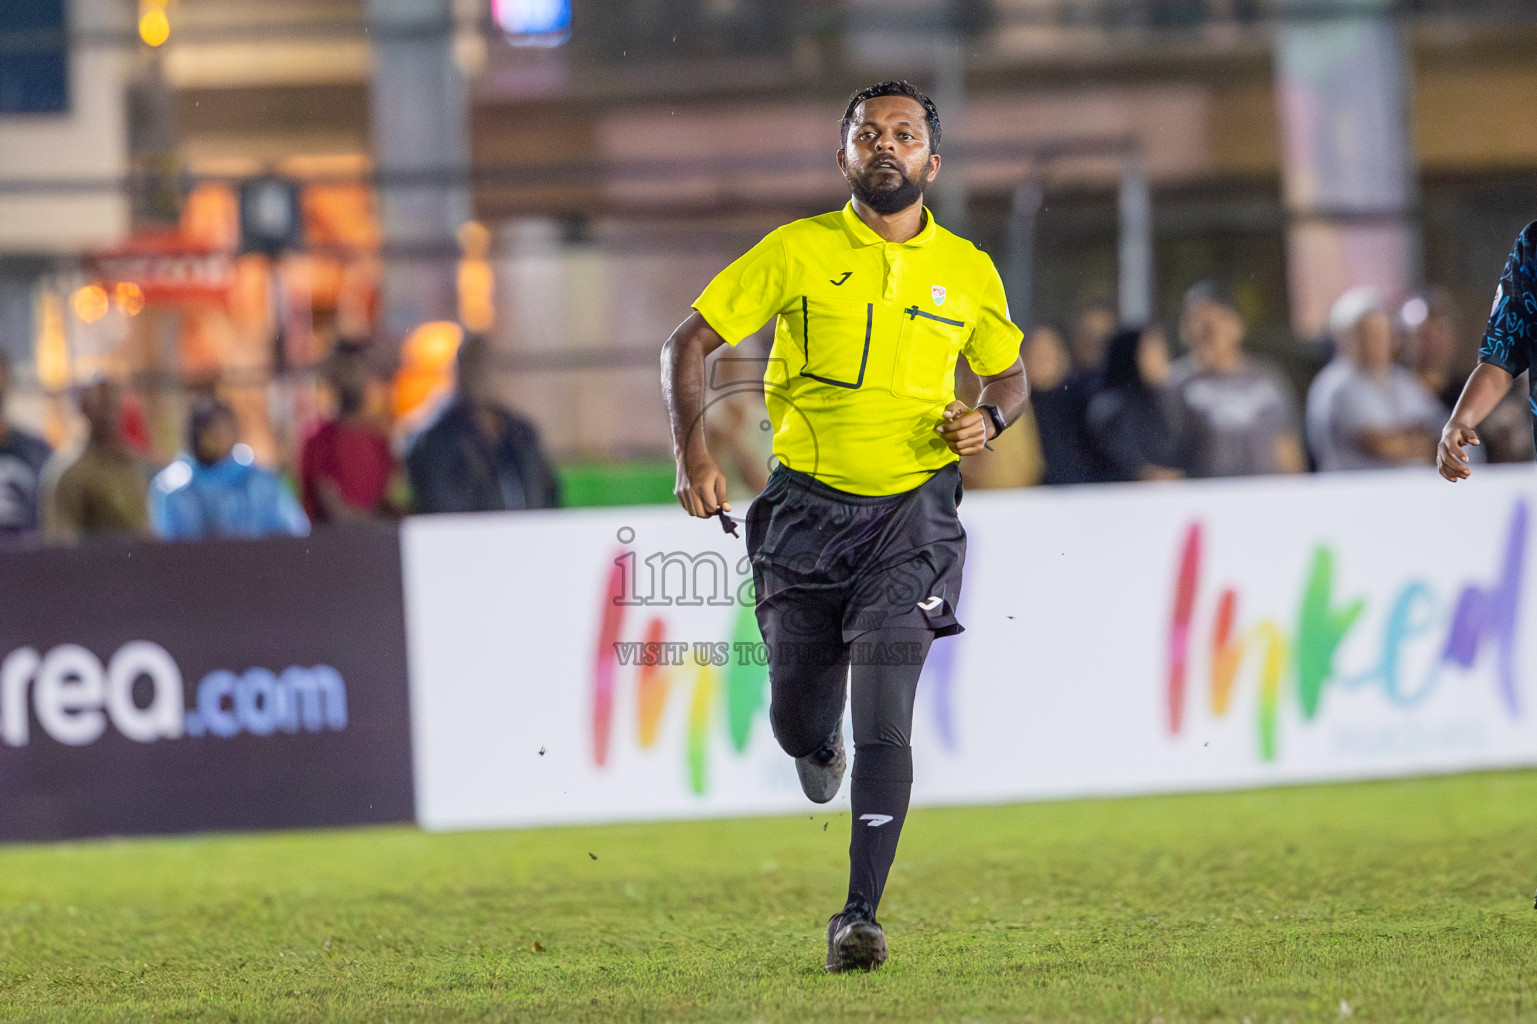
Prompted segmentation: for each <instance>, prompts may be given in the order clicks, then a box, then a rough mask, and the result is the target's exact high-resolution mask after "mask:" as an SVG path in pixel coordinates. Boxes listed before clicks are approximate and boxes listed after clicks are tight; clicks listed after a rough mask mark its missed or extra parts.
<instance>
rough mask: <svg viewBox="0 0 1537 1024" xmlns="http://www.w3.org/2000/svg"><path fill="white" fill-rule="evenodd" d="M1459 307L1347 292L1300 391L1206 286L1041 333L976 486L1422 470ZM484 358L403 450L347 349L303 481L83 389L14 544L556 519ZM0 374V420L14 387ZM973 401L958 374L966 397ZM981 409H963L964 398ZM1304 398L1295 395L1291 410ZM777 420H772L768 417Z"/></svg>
mask: <svg viewBox="0 0 1537 1024" xmlns="http://www.w3.org/2000/svg"><path fill="white" fill-rule="evenodd" d="M1453 324H1454V318H1453V316H1452V312H1451V310H1450V309H1449V308H1448V303H1447V300H1446V299H1445V298H1444V297H1443V296H1441V295H1440V294H1438V293H1436V292H1430V293H1428V294H1426V295H1422V296H1418V297H1415V298H1412V299H1410V300H1409V301H1408V302H1406V303H1404V304H1402V305H1401V306H1399V307H1397V308H1391V307H1389V306H1388V305H1387V304H1386V303H1385V302H1384V301H1383V300H1382V299H1381V297H1380V296H1378V295H1377V294H1376V293H1375V292H1374V291H1372V290H1371V289H1369V288H1354V289H1351V290H1350V291H1347V292H1346V293H1345V294H1344V295H1342V296H1340V297H1339V299H1338V301H1337V302H1336V303H1335V304H1334V307H1333V310H1332V312H1331V315H1330V320H1329V334H1330V341H1329V345H1330V348H1329V351H1328V353H1327V355H1326V356H1325V357H1324V358H1322V359H1319V360H1317V361H1316V364H1315V367H1314V368H1312V369H1313V372H1311V373H1310V374H1309V377H1310V381H1309V383H1308V385H1307V387H1306V389H1305V392H1303V391H1302V390H1301V389H1299V388H1297V387H1296V380H1297V378H1296V377H1294V376H1288V375H1287V374H1285V373H1283V372H1282V371H1281V369H1280V368H1279V367H1278V366H1277V365H1275V364H1273V363H1272V362H1270V361H1269V360H1267V359H1266V358H1264V357H1263V356H1261V355H1259V354H1256V353H1254V352H1252V351H1250V350H1249V348H1248V346H1247V344H1246V336H1247V324H1246V322H1245V317H1244V315H1243V312H1242V310H1241V307H1240V304H1239V303H1238V302H1237V301H1235V299H1234V297H1233V295H1232V294H1231V293H1230V292H1229V291H1227V290H1226V289H1225V288H1224V287H1222V286H1221V285H1220V284H1218V283H1216V282H1214V281H1202V282H1199V283H1197V284H1195V285H1193V286H1192V287H1191V288H1189V290H1188V291H1187V292H1186V293H1185V296H1184V299H1183V302H1182V304H1181V307H1180V310H1179V319H1178V341H1179V342H1181V343H1182V345H1183V349H1184V351H1183V354H1181V355H1180V356H1179V357H1178V358H1175V357H1174V354H1173V351H1172V347H1171V344H1170V340H1169V339H1168V338H1167V337H1166V336H1165V333H1164V330H1163V329H1162V328H1161V327H1160V326H1159V325H1157V324H1147V325H1126V324H1121V323H1118V322H1117V319H1116V314H1115V310H1114V307H1113V306H1111V305H1110V304H1109V303H1108V302H1097V303H1091V304H1089V305H1088V306H1086V307H1085V308H1084V309H1082V310H1081V311H1080V313H1079V315H1078V317H1077V319H1076V321H1075V323H1074V324H1073V325H1072V328H1071V330H1070V331H1068V330H1064V329H1062V328H1060V327H1057V326H1054V325H1051V324H1038V325H1035V326H1034V327H1032V328H1030V329H1029V330H1027V331H1026V332H1025V336H1024V339H1023V343H1022V345H1021V356H1022V357H1023V360H1024V364H1025V370H1026V373H1027V375H1028V377H1029V380H1030V384H1031V407H1032V413H1033V415H1031V416H1026V417H1024V418H1023V419H1022V420H1021V422H1020V423H1019V424H1018V425H1017V426H1016V428H1015V429H1013V430H1010V431H1008V432H1006V433H1004V434H1003V435H1001V436H1000V437H999V438H998V439H997V441H995V442H994V448H995V449H996V450H995V451H993V452H991V453H987V454H984V455H980V456H978V457H976V458H972V459H967V460H964V462H963V466H962V469H963V473H964V475H965V479H966V483H967V485H968V486H970V487H977V488H996V487H1023V486H1031V485H1035V484H1047V485H1054V484H1085V483H1096V482H1122V481H1137V480H1147V481H1153V480H1178V479H1184V478H1203V477H1208V478H1209V477H1241V476H1257V475H1266V474H1285V473H1304V472H1308V471H1318V472H1332V471H1337V470H1370V469H1381V468H1389V467H1395V466H1413V465H1423V466H1427V467H1428V466H1430V465H1431V464H1432V463H1433V461H1434V458H1435V448H1436V442H1437V439H1438V437H1439V434H1440V430H1441V427H1442V424H1443V423H1444V422H1445V421H1446V418H1447V416H1448V414H1449V411H1450V409H1451V406H1452V405H1453V404H1454V403H1455V402H1456V399H1457V396H1458V393H1459V391H1460V390H1461V387H1462V383H1463V380H1464V378H1465V376H1466V371H1467V370H1468V369H1470V366H1468V365H1464V363H1466V362H1467V360H1466V359H1465V358H1464V355H1465V350H1464V347H1463V346H1461V345H1460V344H1459V342H1458V339H1457V337H1456V331H1455V328H1454V326H1453ZM491 364H492V353H491V348H490V345H489V342H488V341H487V340H486V339H485V338H484V337H482V336H479V335H468V336H466V337H465V338H464V340H463V341H462V343H460V344H459V345H458V349H457V354H456V366H455V369H456V373H455V377H454V385H453V387H452V389H451V390H450V391H448V392H447V393H446V394H443V395H442V397H441V399H440V400H439V401H438V402H437V404H436V405H435V406H434V407H433V408H432V411H431V412H430V413H429V414H428V415H427V416H426V417H425V418H424V419H422V420H419V421H416V422H415V423H413V424H411V427H410V429H409V430H408V431H406V432H405V433H402V432H401V431H400V429H399V427H400V426H401V425H399V424H397V430H396V431H395V432H394V433H393V434H392V432H391V425H390V423H389V422H388V421H389V416H388V414H386V413H384V412H382V411H380V410H379V409H378V408H376V407H377V405H378V403H376V402H371V401H370V400H369V396H370V394H371V393H372V392H371V388H373V386H374V385H375V384H376V383H377V378H376V375H375V371H374V367H373V364H372V361H371V359H370V354H369V352H368V350H367V347H366V346H365V345H363V344H360V343H355V342H348V341H342V342H339V343H338V344H337V345H336V346H335V347H334V349H333V350H332V352H331V353H330V355H329V357H328V358H327V359H326V361H325V362H324V363H323V364H322V365H321V366H320V367H319V369H320V376H321V379H322V381H323V382H324V384H325V390H326V392H327V393H328V394H329V398H330V413H329V414H328V415H326V416H324V417H321V418H320V420H319V421H318V422H317V423H315V424H313V425H312V427H311V428H310V429H309V430H308V431H306V433H305V435H304V437H303V440H302V443H301V444H300V445H299V447H298V451H297V452H296V453H295V458H294V460H293V466H292V469H291V471H290V472H288V473H283V472H280V471H278V470H277V469H274V468H270V467H266V466H262V465H259V464H258V463H257V460H256V458H255V456H254V454H253V452H252V449H251V447H249V446H248V445H246V444H243V443H241V438H240V428H239V419H238V418H237V417H236V415H235V413H234V412H233V411H232V409H231V407H230V406H229V405H227V404H225V403H224V402H223V401H221V400H220V399H219V398H218V397H217V396H216V395H215V394H214V393H212V392H209V393H204V394H199V395H198V396H196V397H195V398H194V399H193V400H192V402H191V403H190V409H189V411H188V415H187V417H186V430H185V437H184V447H183V451H182V453H181V454H180V455H178V456H177V457H176V458H175V459H174V460H172V461H171V462H170V464H168V465H165V466H153V465H150V464H149V463H148V461H147V460H146V458H145V456H144V455H143V454H142V453H143V451H144V450H145V446H144V445H143V444H142V443H134V440H133V435H135V434H136V433H142V430H143V425H142V423H138V424H136V422H135V417H134V416H133V415H132V410H131V409H130V410H128V411H127V413H126V414H125V408H124V396H123V390H122V387H121V385H120V384H119V383H118V382H116V381H114V380H112V379H109V378H100V379H97V380H94V381H91V382H90V383H88V384H86V385H85V386H84V387H82V388H80V389H79V391H78V392H77V401H78V405H79V411H80V414H81V418H82V420H83V421H84V423H85V425H86V431H85V436H84V438H83V440H82V441H81V442H79V443H78V444H76V445H73V446H70V447H66V448H62V449H60V450H58V451H52V450H50V448H49V446H48V445H47V444H46V443H45V442H44V441H42V440H41V439H40V438H37V437H34V436H33V435H31V434H29V433H27V432H26V431H24V430H22V429H20V428H19V427H17V426H15V425H14V424H13V423H11V422H9V420H8V419H6V418H5V417H4V416H3V415H0V538H5V539H9V540H11V541H12V542H17V541H22V542H24V541H28V540H34V539H38V538H41V539H43V540H46V541H50V542H55V543H75V542H79V541H84V540H90V539H94V538H104V537H140V538H147V537H155V538H160V539H163V540H170V541H180V540H197V539H205V538H217V537H261V536H270V535H289V536H303V535H306V534H308V533H309V531H310V530H311V528H312V527H313V526H316V525H321V524H341V523H358V522H367V521H390V520H395V519H398V518H400V517H401V516H404V515H407V514H412V513H436V512H482V511H499V510H512V509H534V508H552V507H556V506H558V505H560V503H561V495H560V486H559V483H558V480H557V477H556V474H555V471H554V468H553V466H552V465H551V463H550V461H549V459H548V458H547V456H546V454H545V451H544V448H543V446H542V444H541V441H540V437H539V433H538V430H537V429H536V427H535V426H534V424H532V423H530V422H529V421H528V420H526V419H524V418H522V417H520V416H518V415H517V414H516V413H514V412H513V411H511V410H509V409H508V408H506V407H505V406H504V405H503V404H502V403H501V402H500V401H499V400H498V398H497V395H496V393H495V389H494V388H493V387H492V384H491V381H492V377H493V373H492V370H493V367H492V365H491ZM9 377H10V373H9V367H7V366H6V365H5V364H4V362H3V361H0V414H3V410H4V405H5V397H6V393H7V390H8V384H9ZM978 386H979V384H978V382H977V380H976V378H975V377H973V376H970V375H969V373H968V372H967V371H966V370H965V368H964V366H962V368H961V370H960V379H959V380H958V382H957V393H958V395H959V396H960V397H961V398H962V399H963V400H972V399H974V397H975V392H976V390H977V388H978ZM968 392H969V393H968ZM1525 393H1526V389H1525V388H1524V387H1513V388H1512V389H1511V392H1510V396H1509V397H1508V398H1507V399H1506V401H1505V402H1504V403H1503V404H1502V405H1501V406H1500V408H1499V409H1498V410H1497V411H1496V412H1495V414H1494V415H1493V416H1491V417H1490V418H1489V420H1488V421H1486V423H1485V424H1484V427H1483V429H1482V430H1481V432H1480V433H1481V436H1482V438H1483V442H1484V443H1483V445H1482V447H1480V448H1478V449H1474V450H1473V457H1474V458H1476V459H1487V460H1490V461H1519V460H1523V459H1525V460H1529V459H1531V458H1532V457H1533V453H1532V444H1531V434H1530V431H1529V427H1528V421H1527V415H1528V412H1527V408H1526V403H1525V401H1524V399H1523V398H1522V396H1523V395H1525ZM1299 394H1302V395H1303V398H1302V400H1301V401H1299V397H1298V396H1299ZM735 397H736V399H737V400H736V401H733V402H723V403H720V406H721V408H720V409H719V410H717V411H716V412H715V413H714V414H712V417H711V419H710V422H709V423H708V424H707V425H706V426H707V429H708V430H709V432H710V444H711V448H712V450H713V451H715V452H716V453H717V455H718V456H719V457H720V458H721V459H722V462H723V465H725V466H726V467H727V469H728V472H730V473H732V475H733V479H736V478H738V477H740V480H739V481H738V483H739V484H740V485H741V486H740V488H738V491H737V493H735V494H734V495H733V496H734V497H742V498H746V497H750V496H751V495H753V494H756V492H757V491H758V490H761V489H762V487H763V485H764V483H765V482H766V478H767V472H766V468H767V466H768V465H770V464H771V463H772V457H771V456H770V454H769V449H768V439H767V437H766V435H763V432H762V431H754V430H753V427H754V425H755V424H758V423H759V421H760V420H762V417H761V400H759V401H758V402H752V401H750V400H748V398H747V397H744V396H742V395H738V396H735ZM762 422H763V423H765V424H766V422H767V421H766V420H764V421H762Z"/></svg>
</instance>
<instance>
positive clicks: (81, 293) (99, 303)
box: [69, 284, 107, 324]
mask: <svg viewBox="0 0 1537 1024" xmlns="http://www.w3.org/2000/svg"><path fill="white" fill-rule="evenodd" d="M69 304H70V306H71V307H73V308H74V310H75V315H76V316H78V317H79V318H80V319H81V320H83V321H85V322H86V323H88V324H94V323H95V322H96V321H98V320H100V319H101V318H102V317H104V316H106V315H107V289H105V288H103V287H102V286H101V285H99V284H88V285H86V286H85V287H84V288H79V289H76V291H75V294H74V295H72V296H70V299H69Z"/></svg>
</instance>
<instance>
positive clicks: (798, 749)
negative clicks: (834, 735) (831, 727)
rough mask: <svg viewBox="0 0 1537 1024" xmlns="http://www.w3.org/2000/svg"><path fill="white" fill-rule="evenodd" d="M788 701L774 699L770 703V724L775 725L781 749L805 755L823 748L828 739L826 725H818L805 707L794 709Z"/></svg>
mask: <svg viewBox="0 0 1537 1024" xmlns="http://www.w3.org/2000/svg"><path fill="white" fill-rule="evenodd" d="M787 703H788V702H784V701H772V702H770V704H769V724H770V725H772V726H773V727H774V738H775V739H776V740H778V741H779V746H780V749H782V750H783V751H784V752H785V753H786V754H789V755H790V756H791V757H805V756H806V755H808V754H814V753H816V752H817V751H818V750H821V749H822V744H824V743H826V742H827V739H828V735H827V729H826V727H818V725H817V723H815V722H813V721H812V720H811V716H809V715H807V714H806V713H805V712H806V709H805V708H799V709H793V708H790V707H788V706H787Z"/></svg>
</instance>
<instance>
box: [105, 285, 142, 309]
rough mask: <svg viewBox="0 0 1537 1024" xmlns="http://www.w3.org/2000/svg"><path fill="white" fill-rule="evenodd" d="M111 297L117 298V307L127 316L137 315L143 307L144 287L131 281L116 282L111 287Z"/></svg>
mask: <svg viewBox="0 0 1537 1024" xmlns="http://www.w3.org/2000/svg"><path fill="white" fill-rule="evenodd" d="M112 297H113V298H114V299H116V300H117V308H118V309H121V310H122V311H123V312H124V313H127V314H128V315H129V316H138V315H139V313H140V312H141V311H142V310H143V309H144V289H143V288H140V287H139V286H138V285H136V284H134V283H133V282H132V281H120V282H118V286H117V287H116V288H114V289H112Z"/></svg>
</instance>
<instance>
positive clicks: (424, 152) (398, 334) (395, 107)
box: [367, 0, 471, 351]
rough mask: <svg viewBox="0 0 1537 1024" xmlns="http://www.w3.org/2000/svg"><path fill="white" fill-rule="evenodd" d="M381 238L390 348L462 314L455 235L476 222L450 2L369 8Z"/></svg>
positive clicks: (377, 2)
mask: <svg viewBox="0 0 1537 1024" xmlns="http://www.w3.org/2000/svg"><path fill="white" fill-rule="evenodd" d="M367 5H368V24H369V32H370V35H371V36H372V38H373V45H374V71H373V88H372V90H371V101H372V102H371V114H372V118H373V139H374V161H375V166H376V169H377V172H378V175H379V221H380V226H381V228H382V229H383V236H384V277H383V282H382V290H383V296H382V298H383V317H382V321H383V322H382V324H381V327H382V334H383V340H384V342H385V344H386V346H387V347H388V349H389V350H391V351H393V349H394V347H395V346H397V345H399V344H400V342H401V340H402V339H403V338H404V337H405V335H406V334H407V333H408V332H409V331H410V330H411V329H412V328H414V327H416V326H417V325H418V324H421V323H424V322H426V321H429V320H453V319H455V318H456V316H457V314H458V295H457V288H456V284H457V278H456V273H457V266H458V244H457V242H456V241H455V232H456V231H457V230H458V228H459V226H460V225H462V224H463V223H464V222H465V221H466V220H469V219H470V216H471V211H470V189H469V170H470V139H469V128H468V123H467V122H468V112H467V109H466V107H467V99H466V89H465V82H464V77H463V75H462V73H461V72H460V70H459V67H458V65H457V64H456V63H455V61H454V48H453V47H454V21H453V12H452V9H451V2H450V0H367Z"/></svg>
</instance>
